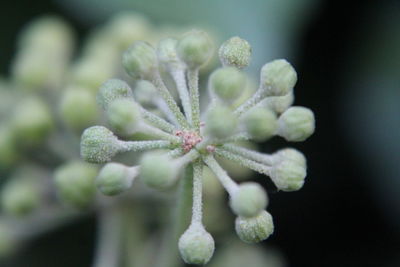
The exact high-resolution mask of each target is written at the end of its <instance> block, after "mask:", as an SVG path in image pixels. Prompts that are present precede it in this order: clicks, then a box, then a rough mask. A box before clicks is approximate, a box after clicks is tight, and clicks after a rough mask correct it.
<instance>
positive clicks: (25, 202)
mask: <svg viewBox="0 0 400 267" xmlns="http://www.w3.org/2000/svg"><path fill="white" fill-rule="evenodd" d="M35 182H37V181H36V180H35V179H30V178H27V177H12V179H11V180H10V181H8V182H7V183H6V184H5V185H4V186H3V188H2V192H1V206H2V208H3V210H4V211H5V212H6V213H8V214H11V215H15V216H23V215H26V214H28V213H30V212H32V211H33V210H34V209H36V208H37V207H38V206H39V204H40V201H41V192H40V190H39V187H38V183H35Z"/></svg>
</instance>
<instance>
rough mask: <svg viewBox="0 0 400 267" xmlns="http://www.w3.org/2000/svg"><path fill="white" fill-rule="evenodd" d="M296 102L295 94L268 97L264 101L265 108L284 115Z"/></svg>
mask: <svg viewBox="0 0 400 267" xmlns="http://www.w3.org/2000/svg"><path fill="white" fill-rule="evenodd" d="M293 102H294V94H293V92H291V93H289V94H287V95H283V96H271V97H267V98H265V99H264V101H263V106H264V107H266V108H269V109H270V110H272V111H274V112H275V113H276V114H282V113H283V112H285V110H287V109H288V108H289V107H290V106H291V105H293Z"/></svg>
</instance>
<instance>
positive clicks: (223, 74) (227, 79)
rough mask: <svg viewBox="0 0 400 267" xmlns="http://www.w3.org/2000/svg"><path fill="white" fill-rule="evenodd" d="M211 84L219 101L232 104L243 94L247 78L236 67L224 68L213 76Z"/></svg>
mask: <svg viewBox="0 0 400 267" xmlns="http://www.w3.org/2000/svg"><path fill="white" fill-rule="evenodd" d="M209 84H210V89H211V91H212V92H213V93H214V94H215V95H216V96H217V97H218V98H219V99H221V100H222V101H226V102H232V101H234V100H236V99H237V98H239V97H240V96H241V95H242V94H243V91H244V90H245V87H246V76H245V75H244V73H243V72H241V71H239V70H237V69H236V68H234V67H224V68H220V69H218V70H216V71H214V72H213V73H212V74H211V76H210V80H209Z"/></svg>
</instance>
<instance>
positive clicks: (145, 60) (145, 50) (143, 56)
mask: <svg viewBox="0 0 400 267" xmlns="http://www.w3.org/2000/svg"><path fill="white" fill-rule="evenodd" d="M122 65H123V66H124V68H125V71H126V72H127V73H128V74H129V75H130V76H132V77H133V78H134V79H144V80H149V79H151V77H152V76H153V74H154V72H155V71H156V70H157V56H156V53H155V51H154V48H153V47H152V46H151V45H150V44H148V43H146V42H143V41H136V42H134V43H133V45H132V46H131V47H129V48H128V50H126V51H125V53H124V54H123V56H122Z"/></svg>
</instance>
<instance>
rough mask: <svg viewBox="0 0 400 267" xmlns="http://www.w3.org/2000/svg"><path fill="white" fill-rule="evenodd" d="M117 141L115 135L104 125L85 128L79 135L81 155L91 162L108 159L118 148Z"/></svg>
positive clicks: (102, 161)
mask: <svg viewBox="0 0 400 267" xmlns="http://www.w3.org/2000/svg"><path fill="white" fill-rule="evenodd" d="M118 141H119V140H118V139H117V137H116V136H115V135H114V134H113V133H112V132H111V131H110V130H109V129H107V128H106V127H103V126H92V127H90V128H87V129H86V130H85V131H83V133H82V137H81V157H82V158H83V159H84V160H85V161H87V162H92V163H105V162H107V161H110V160H111V158H112V157H114V156H115V155H116V154H117V153H118V151H119V149H120V145H119V143H118Z"/></svg>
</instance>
